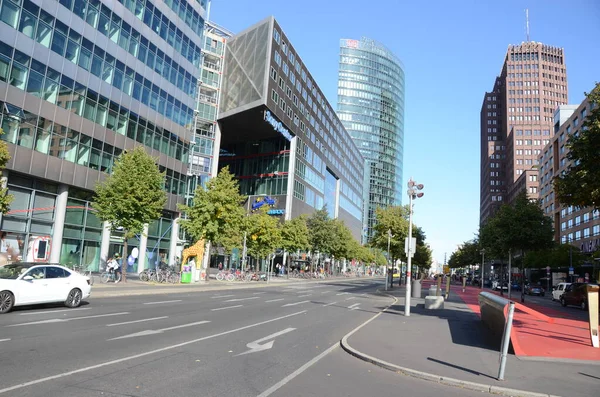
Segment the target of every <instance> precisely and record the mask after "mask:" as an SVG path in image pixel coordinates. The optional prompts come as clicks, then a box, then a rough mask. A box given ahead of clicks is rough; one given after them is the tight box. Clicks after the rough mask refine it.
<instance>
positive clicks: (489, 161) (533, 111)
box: [480, 42, 568, 224]
mask: <svg viewBox="0 0 600 397" xmlns="http://www.w3.org/2000/svg"><path fill="white" fill-rule="evenodd" d="M567 99H568V93H567V71H566V66H565V58H564V51H563V49H562V48H557V47H552V46H548V45H545V44H542V43H538V42H524V43H521V44H520V45H511V46H509V47H508V50H507V52H506V55H505V58H504V64H503V65H502V70H501V72H500V76H498V77H496V79H495V82H494V87H493V89H492V90H491V91H490V92H487V93H486V94H485V96H484V100H483V104H482V107H481V148H480V151H481V175H480V223H481V224H483V223H485V221H486V220H487V219H488V218H489V217H490V216H492V215H493V214H494V212H495V211H496V210H497V209H498V207H499V206H500V205H501V204H502V203H505V202H506V203H510V202H511V198H514V197H516V196H517V195H518V193H519V192H520V191H521V190H520V189H523V188H525V189H526V191H527V192H528V194H529V196H530V197H532V198H537V197H539V191H538V189H539V188H538V186H539V183H538V181H537V175H536V173H535V172H532V173H527V171H528V170H536V169H537V166H538V157H539V155H540V153H541V151H542V149H543V148H544V146H545V145H547V144H548V143H549V142H550V139H552V136H553V124H554V110H555V109H556V107H557V106H559V105H563V104H566V103H567ZM521 176H522V178H523V179H522V180H521V181H519V182H518V179H519V177H521ZM530 178H531V179H530ZM517 182H518V183H517ZM515 184H516V185H515Z"/></svg>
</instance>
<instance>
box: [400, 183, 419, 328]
mask: <svg viewBox="0 0 600 397" xmlns="http://www.w3.org/2000/svg"><path fill="white" fill-rule="evenodd" d="M419 190H423V184H417V182H415V181H413V180H412V178H410V179H409V181H408V191H407V193H408V244H406V246H407V251H406V258H407V263H406V297H405V299H404V315H405V316H406V317H408V316H410V292H411V291H410V289H411V281H412V278H411V274H410V273H411V271H412V267H411V266H412V264H411V262H412V256H413V254H414V252H413V247H412V215H413V200H416V199H418V198H421V197H423V193H422V192H419ZM415 248H416V247H415Z"/></svg>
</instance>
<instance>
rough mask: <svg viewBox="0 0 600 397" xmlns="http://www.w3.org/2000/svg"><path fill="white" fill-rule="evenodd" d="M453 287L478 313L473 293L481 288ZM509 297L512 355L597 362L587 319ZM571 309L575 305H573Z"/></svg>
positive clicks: (599, 359)
mask: <svg viewBox="0 0 600 397" xmlns="http://www.w3.org/2000/svg"><path fill="white" fill-rule="evenodd" d="M453 291H455V293H456V294H457V295H458V296H459V297H460V299H462V301H463V302H464V303H465V304H466V305H467V306H468V307H469V308H470V309H471V310H472V311H473V312H474V313H476V314H477V315H479V302H478V300H477V296H478V295H479V292H480V291H481V290H479V289H477V288H473V287H470V288H467V289H466V291H465V292H464V293H463V292H462V288H460V287H458V286H456V287H453ZM512 300H513V301H514V302H515V303H516V305H515V309H516V310H515V314H514V320H513V330H512V334H511V338H512V344H513V347H514V353H515V355H517V356H518V357H520V358H530V359H545V360H555V361H556V360H563V361H567V362H568V361H571V360H573V361H586V360H587V361H594V362H596V363H600V349H596V348H594V347H592V346H591V341H590V332H589V323H588V322H587V321H582V320H580V319H577V318H576V317H575V316H574V315H570V314H569V313H565V312H562V311H558V310H555V309H552V308H549V307H546V306H542V305H536V304H535V303H531V302H527V301H526V302H525V303H524V304H521V303H519V302H520V300H519V298H518V296H516V297H515V296H514V297H513V299H512ZM522 306H525V307H526V308H530V309H533V310H535V311H537V312H540V313H541V314H543V315H546V316H548V317H550V321H551V322H548V321H543V320H542V319H540V317H536V316H534V315H531V314H529V313H526V312H524V311H523V310H522V309H521V307H522ZM573 310H577V309H574V308H573ZM586 317H587V316H586ZM599 370H600V369H599ZM599 394H600V391H599Z"/></svg>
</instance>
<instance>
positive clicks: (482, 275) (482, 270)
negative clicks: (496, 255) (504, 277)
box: [479, 248, 485, 289]
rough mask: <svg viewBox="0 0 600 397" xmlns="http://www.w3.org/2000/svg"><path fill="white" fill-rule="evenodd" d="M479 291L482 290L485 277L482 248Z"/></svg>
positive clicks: (482, 251)
mask: <svg viewBox="0 0 600 397" xmlns="http://www.w3.org/2000/svg"><path fill="white" fill-rule="evenodd" d="M479 253H481V280H480V281H481V289H483V280H484V277H485V248H482V249H481V251H479Z"/></svg>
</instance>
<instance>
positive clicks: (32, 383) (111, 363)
mask: <svg viewBox="0 0 600 397" xmlns="http://www.w3.org/2000/svg"><path fill="white" fill-rule="evenodd" d="M304 313H306V310H303V311H301V312H296V313H292V314H288V315H285V316H281V317H276V318H272V319H270V320H266V321H261V322H259V323H255V324H250V325H245V326H243V327H240V328H236V329H232V330H229V331H224V332H220V333H218V334H214V335H208V336H204V337H202V338H198V339H192V340H189V341H186V342H182V343H177V344H175V345H171V346H166V347H161V348H160V349H155V350H150V351H147V352H144V353H140V354H134V355H133V356H127V357H123V358H119V359H116V360H111V361H106V362H103V363H101V364H96V365H92V366H89V367H84V368H78V369H75V370H73V371H67V372H63V373H60V374H56V375H52V376H47V377H45V378H40V379H36V380H32V381H29V382H24V383H20V384H18V385H14V386H9V387H6V388H4V389H0V394H4V393H7V392H9V391H13V390H19V389H23V388H25V387H28V386H32V385H37V384H39V383H44V382H48V381H49V380H54V379H60V378H64V377H67V376H71V375H75V374H79V373H82V372H87V371H91V370H94V369H98V368H103V367H110V366H112V365H115V364H118V363H122V362H125V361H130V360H135V359H137V358H140V357H146V356H149V355H151V354H156V353H161V352H164V351H168V350H173V349H179V348H180V347H183V346H187V345H191V344H193V343H198V342H202V341H205V340H208V339H213V338H218V337H219V336H223V335H228V334H232V333H234V332H239V331H243V330H245V329H248V328H254V327H258V326H260V325H263V324H268V323H272V322H274V321H278V320H283V319H284V318H289V317H293V316H297V315H299V314H304ZM335 345H336V346H337V345H338V343H336V344H335ZM315 362H316V361H315ZM288 382H289V380H288Z"/></svg>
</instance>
